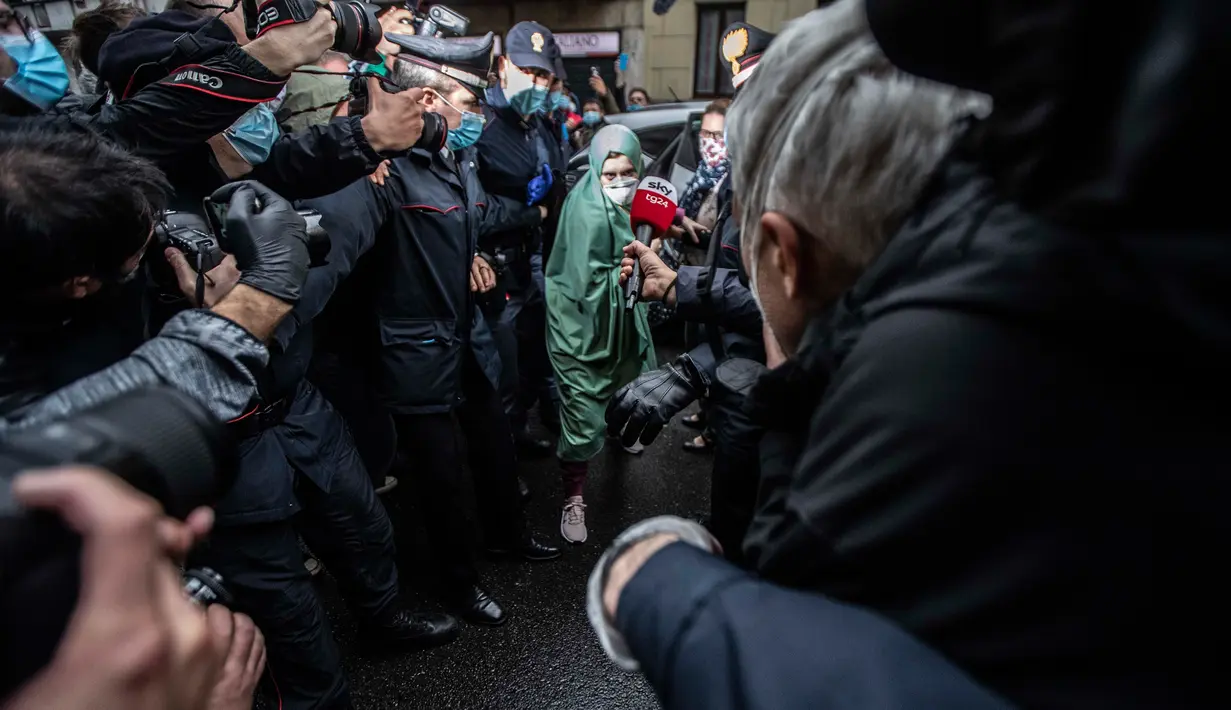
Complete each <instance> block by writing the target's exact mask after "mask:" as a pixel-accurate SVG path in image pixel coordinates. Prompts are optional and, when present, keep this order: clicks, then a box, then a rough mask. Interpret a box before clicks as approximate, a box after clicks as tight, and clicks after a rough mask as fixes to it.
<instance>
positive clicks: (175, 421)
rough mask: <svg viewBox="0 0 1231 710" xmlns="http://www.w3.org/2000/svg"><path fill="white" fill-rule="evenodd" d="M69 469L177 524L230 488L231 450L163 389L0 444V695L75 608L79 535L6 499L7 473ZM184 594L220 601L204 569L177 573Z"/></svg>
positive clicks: (221, 592)
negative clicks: (133, 496) (126, 487)
mask: <svg viewBox="0 0 1231 710" xmlns="http://www.w3.org/2000/svg"><path fill="white" fill-rule="evenodd" d="M68 463H78V464H86V465H90V466H97V467H99V468H102V469H106V470H107V471H110V472H111V473H113V474H115V475H116V476H119V477H120V478H122V479H124V480H125V481H127V482H128V483H129V484H130V485H132V486H133V487H134V488H136V489H138V490H140V491H142V492H144V493H145V494H147V495H149V496H151V497H152V498H155V499H156V500H158V501H159V502H160V503H162V505H163V508H164V509H165V510H166V511H167V513H168V514H169V515H172V516H175V517H178V518H183V517H184V516H186V515H187V514H188V513H190V512H191V511H192V510H193V509H195V508H198V507H200V506H203V505H212V504H213V503H214V502H215V501H216V500H218V498H219V497H220V496H221V495H222V494H224V493H225V492H226V490H227V489H228V488H230V486H231V484H232V483H233V482H234V478H233V476H234V472H235V471H236V470H237V469H236V467H237V465H238V449H237V447H236V445H235V442H234V440H233V439H232V438H231V436H230V434H229V432H228V431H227V430H226V428H225V427H223V426H222V424H221V423H220V422H219V421H217V420H216V419H215V418H214V417H213V415H211V414H210V413H209V411H207V410H206V409H205V408H204V407H203V406H202V405H201V404H200V403H198V402H197V401H196V400H194V399H192V398H190V397H188V396H187V395H185V394H183V393H181V392H179V391H178V390H172V389H168V388H157V389H154V388H152V389H147V390H138V391H136V392H131V393H128V394H126V395H123V396H121V397H119V398H116V399H114V400H111V401H110V402H106V403H103V404H101V405H99V406H97V407H95V408H94V409H91V410H89V411H87V412H84V413H82V414H78V415H76V416H72V417H69V418H68V419H65V420H63V421H59V422H55V423H52V424H49V425H47V426H44V427H42V428H39V429H30V430H26V431H21V432H18V433H16V434H12V435H10V436H7V437H5V439H4V440H3V441H0V626H2V627H3V628H4V633H2V634H0V658H3V659H4V663H0V698H4V697H8V696H9V695H11V694H12V693H13V691H14V690H16V688H17V687H18V686H19V685H20V684H21V683H23V682H24V681H25V680H27V679H28V678H29V677H30V676H32V675H34V674H35V673H36V672H38V670H39V669H40V668H42V667H43V666H45V665H46V664H47V662H48V661H50V660H51V657H52V656H53V654H54V653H55V649H56V646H57V645H59V643H60V637H61V636H62V635H63V634H64V629H65V627H66V626H67V624H68V619H69V616H70V615H71V614H72V611H73V608H74V607H75V606H76V605H77V592H78V587H79V576H80V570H79V567H80V555H79V552H80V546H81V539H80V538H79V537H78V536H77V535H76V534H75V533H73V532H72V531H70V530H69V529H68V528H66V527H65V526H64V525H63V523H62V522H61V521H60V519H59V518H58V517H56V516H55V515H52V514H50V513H46V512H42V511H29V510H26V509H23V508H21V507H19V506H18V505H17V504H16V503H14V501H13V497H12V493H11V488H10V486H11V484H12V481H13V478H14V476H16V475H17V474H18V473H20V472H22V471H26V470H30V469H37V468H47V467H52V466H59V465H63V464H68ZM184 588H185V592H187V593H188V595H189V598H191V599H193V600H195V601H197V602H198V603H202V604H208V603H211V602H215V601H217V602H224V603H225V602H226V600H228V599H229V596H228V595H227V593H226V590H225V588H224V587H223V586H222V578H221V577H220V576H218V574H217V573H215V572H213V571H212V570H209V569H200V570H190V571H188V572H187V573H185V576H184Z"/></svg>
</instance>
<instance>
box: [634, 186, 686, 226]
mask: <svg viewBox="0 0 1231 710" xmlns="http://www.w3.org/2000/svg"><path fill="white" fill-rule="evenodd" d="M678 203H679V193H678V192H677V191H676V189H675V186H674V185H672V184H671V183H670V182H668V181H666V180H664V179H663V178H660V177H647V178H644V179H642V181H641V184H639V185H637V193H636V194H635V195H633V204H632V206H631V207H630V208H629V213H630V222H631V223H632V227H633V231H637V228H638V227H640V226H643V225H646V226H649V227H651V228H653V236H654V237H658V236H661V235H662V233H663V232H665V231H667V230H668V229H670V228H671V223H672V222H674V221H675V208H676V205H677V204H678ZM637 236H638V238H640V237H641V235H640V234H638V235H637Z"/></svg>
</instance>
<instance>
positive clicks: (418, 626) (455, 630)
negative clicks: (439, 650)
mask: <svg viewBox="0 0 1231 710" xmlns="http://www.w3.org/2000/svg"><path fill="white" fill-rule="evenodd" d="M461 632H462V627H461V624H459V623H458V621H457V619H456V618H454V617H452V616H450V615H448V614H432V613H428V612H422V611H415V612H412V611H408V610H406V609H401V610H399V611H397V612H396V613H394V614H392V615H390V616H389V617H388V618H386V619H383V620H381V621H378V622H374V623H371V624H365V625H362V626H361V627H360V630H359V633H360V636H361V638H362V639H363V641H364V642H366V643H369V644H372V645H374V646H377V647H379V648H381V649H387V650H399V651H400V650H411V649H420V648H433V647H435V646H443V645H445V644H447V643H452V642H454V641H456V640H457V637H458V636H459V635H460V634H461Z"/></svg>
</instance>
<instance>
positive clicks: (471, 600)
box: [453, 584, 505, 626]
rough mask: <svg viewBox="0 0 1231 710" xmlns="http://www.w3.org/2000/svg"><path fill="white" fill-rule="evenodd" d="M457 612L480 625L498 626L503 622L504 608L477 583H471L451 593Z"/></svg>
mask: <svg viewBox="0 0 1231 710" xmlns="http://www.w3.org/2000/svg"><path fill="white" fill-rule="evenodd" d="M453 605H454V606H455V607H457V613H458V614H459V615H460V616H461V617H462V618H463V619H465V620H466V621H469V622H470V623H472V624H479V625H482V626H499V625H501V624H503V623H504V622H505V616H504V609H501V608H500V604H499V602H497V601H496V600H495V599H493V598H492V595H490V594H488V593H487V590H486V589H483V588H482V587H480V586H479V585H477V584H476V585H473V586H471V587H467V588H466V589H463V590H461V591H460V592H458V593H456V594H454V595H453Z"/></svg>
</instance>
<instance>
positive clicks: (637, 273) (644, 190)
mask: <svg viewBox="0 0 1231 710" xmlns="http://www.w3.org/2000/svg"><path fill="white" fill-rule="evenodd" d="M678 195H679V193H678V192H676V190H675V186H674V185H672V184H671V183H669V182H667V181H666V180H664V179H662V178H659V177H647V178H644V179H642V181H641V184H640V185H637V194H635V195H633V204H632V206H631V207H630V208H629V212H630V215H631V219H630V222H631V223H632V227H633V234H635V235H636V237H637V241H639V242H641V243H642V244H644V245H646V246H649V245H650V240H652V239H656V238H658V237H661V236H662V235H663V234H664V233H665V232H666V231H667V230H668V229H670V228H671V223H672V222H674V221H675V208H676V204H677V203H678V202H679V199H678ZM640 297H641V260H640V259H634V260H633V273H632V275H631V276H629V277H628V283H627V284H625V285H624V308H625V309H626V310H632V308H633V306H636V305H637V299H638V298H640Z"/></svg>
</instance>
